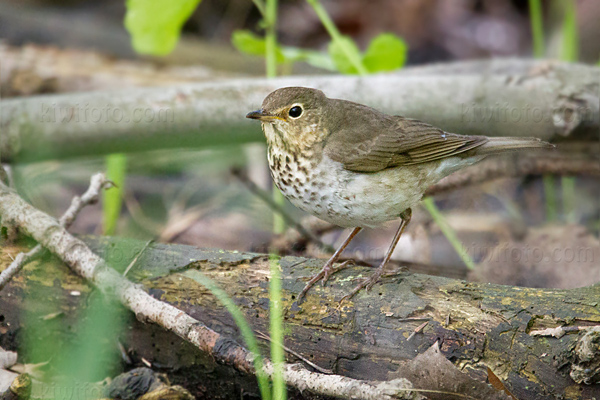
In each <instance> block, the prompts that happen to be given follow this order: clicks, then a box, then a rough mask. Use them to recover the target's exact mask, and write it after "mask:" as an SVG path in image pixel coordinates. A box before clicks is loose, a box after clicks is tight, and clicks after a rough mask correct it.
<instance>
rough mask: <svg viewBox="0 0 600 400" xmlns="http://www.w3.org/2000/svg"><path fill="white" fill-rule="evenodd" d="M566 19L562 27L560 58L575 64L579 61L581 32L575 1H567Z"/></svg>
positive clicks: (565, 4) (565, 5)
mask: <svg viewBox="0 0 600 400" xmlns="http://www.w3.org/2000/svg"><path fill="white" fill-rule="evenodd" d="M564 7H565V8H564V12H565V17H564V19H563V25H562V44H561V52H560V58H561V60H563V61H569V62H575V61H577V60H578V59H579V32H578V31H577V8H576V7H575V2H574V1H573V0H565V3H564Z"/></svg>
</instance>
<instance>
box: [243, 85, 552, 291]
mask: <svg viewBox="0 0 600 400" xmlns="http://www.w3.org/2000/svg"><path fill="white" fill-rule="evenodd" d="M246 118H250V119H255V120H259V121H260V122H261V126H262V130H263V132H264V135H265V138H266V141H267V159H268V164H269V169H270V172H271V177H272V178H273V181H274V183H275V185H276V186H277V187H278V188H279V190H280V191H281V192H282V193H283V195H284V196H285V197H286V198H287V199H288V200H289V201H290V202H291V203H292V204H294V205H295V206H296V207H298V208H300V209H302V210H304V211H306V212H308V213H309V214H312V215H314V216H316V217H318V218H320V219H322V220H325V221H327V222H330V223H332V224H334V225H337V226H340V227H343V228H352V231H351V233H350V234H349V236H348V237H347V238H346V240H345V241H344V242H343V243H342V244H341V245H340V246H339V248H338V249H337V250H336V251H335V253H334V254H333V255H332V256H331V258H330V259H329V260H328V261H327V262H326V263H325V264H324V266H323V268H322V269H321V270H320V272H319V273H317V274H315V275H314V276H312V277H311V278H310V280H309V281H308V282H307V284H306V286H305V287H304V289H303V290H302V292H301V293H300V294H299V296H298V301H299V302H300V301H302V298H303V297H304V296H305V295H306V293H307V292H308V291H309V289H310V288H311V287H312V286H313V285H314V284H315V283H317V282H318V281H319V280H322V281H323V282H322V283H323V285H324V284H325V282H327V280H328V279H329V277H330V276H331V275H332V274H333V273H335V272H337V271H339V270H340V269H343V268H345V267H347V266H348V265H350V264H351V263H352V261H346V262H344V263H342V264H341V265H339V266H335V264H336V262H337V261H338V259H339V258H340V255H341V254H342V252H343V251H344V249H345V248H346V247H347V246H348V244H349V243H350V241H351V240H352V239H353V238H354V237H355V236H356V235H357V234H358V233H359V232H360V231H361V230H362V229H363V228H377V227H379V226H381V225H382V224H384V223H386V222H388V221H392V220H398V219H399V220H400V224H399V226H398V229H397V231H396V234H395V235H394V237H393V239H392V243H391V244H390V246H389V248H388V250H387V252H386V254H385V256H384V258H383V260H382V261H381V263H380V264H379V267H378V268H377V269H376V270H375V272H374V273H373V274H372V275H371V276H370V277H369V278H367V279H364V280H363V281H362V282H360V283H359V284H358V285H357V286H356V287H355V288H354V289H353V290H352V292H351V293H349V294H348V295H347V296H345V297H344V299H348V298H351V297H352V296H354V295H355V294H356V293H358V292H359V291H360V290H361V289H366V290H369V289H371V288H372V287H373V285H374V284H375V283H377V282H378V281H379V279H380V278H381V276H383V275H384V274H385V272H386V265H387V264H388V261H389V260H390V257H391V255H392V253H393V252H394V249H395V248H396V245H397V244H398V241H399V240H400V237H401V235H402V233H403V232H404V230H405V229H406V226H407V225H408V223H409V222H410V219H411V214H412V211H411V210H412V208H413V207H414V206H415V205H417V204H418V203H419V201H420V200H421V198H422V197H423V195H424V193H425V191H426V190H427V189H428V188H429V187H430V186H432V185H434V184H435V183H437V182H438V181H439V180H441V179H442V178H444V177H445V176H448V175H450V174H452V173H453V172H455V171H458V170H460V169H462V168H465V167H467V166H470V165H472V164H474V163H476V162H478V161H481V160H482V159H484V158H485V157H487V156H489V155H493V154H497V153H504V152H508V151H516V150H522V149H532V148H551V147H554V146H553V145H552V144H550V143H547V142H545V141H542V140H540V139H538V138H532V137H488V136H482V135H481V136H480V135H461V134H456V133H450V132H446V131H444V130H442V129H440V128H437V127H435V126H433V125H430V124H428V123H426V122H423V121H419V120H417V119H412V118H406V117H403V116H399V115H388V114H385V113H383V112H381V111H378V110H376V109H374V108H371V107H368V106H366V105H362V104H359V103H355V102H351V101H348V100H342V99H334V98H328V97H327V96H326V95H325V93H323V92H322V91H321V90H318V89H313V88H307V87H284V88H280V89H277V90H275V91H273V92H271V93H270V94H269V95H268V96H267V97H266V98H265V99H264V101H263V103H262V106H261V108H260V109H258V110H256V111H252V112H249V113H248V114H247V115H246Z"/></svg>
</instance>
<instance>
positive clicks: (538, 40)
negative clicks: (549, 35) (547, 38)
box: [529, 0, 545, 58]
mask: <svg viewBox="0 0 600 400" xmlns="http://www.w3.org/2000/svg"><path fill="white" fill-rule="evenodd" d="M529 18H530V22H531V36H532V40H533V56H534V57H536V58H541V57H544V53H545V45H544V27H543V19H542V3H541V0H529Z"/></svg>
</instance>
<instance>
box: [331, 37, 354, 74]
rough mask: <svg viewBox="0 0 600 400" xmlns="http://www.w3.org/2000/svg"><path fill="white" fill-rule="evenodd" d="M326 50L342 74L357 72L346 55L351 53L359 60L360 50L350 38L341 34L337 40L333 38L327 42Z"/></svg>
mask: <svg viewBox="0 0 600 400" xmlns="http://www.w3.org/2000/svg"><path fill="white" fill-rule="evenodd" d="M328 51H329V55H330V56H331V59H332V60H333V63H334V65H335V67H336V68H337V70H338V71H339V72H341V73H342V74H355V75H356V74H358V70H357V69H356V67H355V66H354V64H353V63H352V61H351V59H350V58H349V57H348V55H349V54H352V55H353V56H354V57H356V58H357V59H359V60H360V58H361V55H360V50H359V49H358V47H357V46H356V43H354V41H353V40H352V39H351V38H349V37H348V36H342V37H341V38H339V39H337V40H333V41H332V42H331V43H329V48H328Z"/></svg>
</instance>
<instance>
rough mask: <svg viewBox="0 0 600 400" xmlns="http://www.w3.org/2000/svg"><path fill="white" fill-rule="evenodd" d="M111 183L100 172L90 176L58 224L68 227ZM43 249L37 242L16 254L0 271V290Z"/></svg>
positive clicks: (39, 254)
mask: <svg viewBox="0 0 600 400" xmlns="http://www.w3.org/2000/svg"><path fill="white" fill-rule="evenodd" d="M111 184H112V183H111V182H110V181H107V180H106V177H105V176H104V174H102V173H97V174H95V175H94V176H92V178H91V179H90V186H89V188H88V190H87V191H86V192H85V193H84V194H83V195H82V196H81V197H80V196H75V197H74V198H73V200H71V205H70V206H69V208H68V209H67V211H65V213H64V214H63V216H62V217H61V218H60V220H59V223H60V225H61V226H62V227H63V228H65V229H68V228H69V227H70V226H71V225H72V224H73V221H75V218H77V215H78V214H79V212H80V211H81V210H82V209H83V208H84V207H85V206H87V205H89V204H94V203H96V202H97V201H98V198H99V197H100V191H101V190H102V189H103V188H107V187H108V186H109V185H111ZM43 249H44V248H43V247H42V245H40V244H38V245H36V246H35V247H34V248H32V249H31V250H29V251H28V252H27V253H19V254H17V256H16V257H15V259H14V260H13V262H12V263H10V265H9V266H8V268H6V269H5V270H4V271H2V273H0V290H2V289H4V287H5V286H6V284H8V282H10V280H11V279H12V278H13V277H14V276H15V275H16V274H18V273H19V272H20V271H21V270H22V269H23V267H24V266H25V265H27V264H29V263H30V262H32V261H34V260H35V259H37V258H38V257H40V256H41V255H42V253H43Z"/></svg>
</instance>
